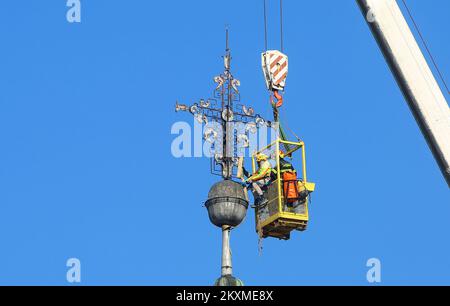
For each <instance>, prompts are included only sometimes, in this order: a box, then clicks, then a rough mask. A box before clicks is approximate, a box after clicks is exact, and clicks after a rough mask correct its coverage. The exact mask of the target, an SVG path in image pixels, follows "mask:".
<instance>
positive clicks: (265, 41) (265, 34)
mask: <svg viewBox="0 0 450 306" xmlns="http://www.w3.org/2000/svg"><path fill="white" fill-rule="evenodd" d="M263 2H264V50H265V51H267V9H266V0H263Z"/></svg>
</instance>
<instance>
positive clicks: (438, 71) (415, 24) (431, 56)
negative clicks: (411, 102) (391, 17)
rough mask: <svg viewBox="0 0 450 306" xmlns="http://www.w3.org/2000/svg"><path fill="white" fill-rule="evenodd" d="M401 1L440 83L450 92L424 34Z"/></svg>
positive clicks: (404, 3) (403, 0) (404, 2)
mask: <svg viewBox="0 0 450 306" xmlns="http://www.w3.org/2000/svg"><path fill="white" fill-rule="evenodd" d="M402 2H403V5H404V6H405V8H406V11H407V12H408V15H409V18H411V21H412V23H413V25H414V27H415V29H416V31H417V33H418V34H419V37H420V39H421V40H422V43H423V45H424V46H425V49H426V50H427V53H428V55H429V56H430V58H431V61H432V62H433V65H434V67H435V68H436V71H437V73H438V74H439V77H440V79H441V81H442V83H443V84H444V86H445V89H446V90H447V93H448V94H450V90H449V87H448V86H447V83H446V82H445V79H444V75H443V74H442V72H441V70H440V69H439V66H438V64H437V62H436V60H435V59H434V56H433V54H432V53H431V50H430V48H429V47H428V44H427V42H426V41H425V38H424V36H423V35H422V32H421V31H420V28H419V25H418V24H417V22H416V20H415V19H414V17H413V15H412V12H411V10H410V9H409V7H408V5H407V4H406V1H405V0H402Z"/></svg>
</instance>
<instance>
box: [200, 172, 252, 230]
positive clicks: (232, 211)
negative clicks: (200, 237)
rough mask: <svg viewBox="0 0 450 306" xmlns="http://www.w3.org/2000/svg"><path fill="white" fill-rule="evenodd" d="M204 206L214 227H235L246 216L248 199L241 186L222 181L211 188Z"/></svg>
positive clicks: (232, 182) (229, 181)
mask: <svg viewBox="0 0 450 306" xmlns="http://www.w3.org/2000/svg"><path fill="white" fill-rule="evenodd" d="M205 206H206V208H207V209H208V215H209V220H210V221H211V223H213V224H214V225H215V226H218V227H222V226H224V225H228V226H232V227H236V226H238V225H239V224H241V223H242V221H243V220H244V219H245V216H246V215H247V208H248V199H247V195H246V194H245V191H244V187H242V185H241V184H239V183H236V182H234V181H231V180H224V181H221V182H219V183H217V184H215V185H214V186H212V187H211V190H210V191H209V194H208V201H206V203H205Z"/></svg>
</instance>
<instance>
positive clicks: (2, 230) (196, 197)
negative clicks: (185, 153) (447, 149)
mask: <svg viewBox="0 0 450 306" xmlns="http://www.w3.org/2000/svg"><path fill="white" fill-rule="evenodd" d="M272 2H273V1H272ZM284 2H285V51H286V53H288V55H289V56H290V74H289V79H288V88H287V92H286V96H285V97H286V103H285V111H284V115H285V116H284V119H285V120H286V121H287V122H288V123H289V126H290V128H291V129H294V130H295V131H296V132H297V133H298V134H299V135H300V136H301V137H302V138H303V139H304V140H305V142H306V143H307V146H308V147H307V154H308V156H307V157H308V162H309V164H308V166H309V176H310V179H312V180H314V181H315V182H317V191H316V193H315V194H314V197H313V204H312V207H311V218H312V220H311V223H310V226H309V230H308V231H307V232H305V233H295V234H294V235H293V236H292V239H291V240H290V241H288V242H284V241H278V240H266V241H265V243H264V247H265V248H264V252H263V254H262V256H259V255H258V249H257V236H256V234H255V232H254V219H253V211H251V212H249V215H248V218H247V219H246V221H245V222H244V224H243V225H242V226H240V227H239V228H238V229H236V230H235V231H233V233H232V248H233V256H234V257H233V262H234V268H235V274H236V276H238V277H240V278H241V279H243V280H244V282H245V283H246V284H247V285H265V284H267V285H310V284H314V285H315V284H326V285H330V284H337V285H348V284H355V285H365V284H367V282H366V272H367V268H366V266H365V265H366V261H367V260H368V259H369V258H372V257H377V258H379V259H380V260H381V262H382V281H383V284H385V285H396V284H447V285H449V284H450V244H449V243H448V239H449V233H450V222H449V219H450V193H449V189H448V187H447V185H446V183H445V181H444V180H443V178H442V176H441V174H440V172H439V169H438V167H437V165H436V163H435V161H434V159H433V157H432V155H431V153H430V151H429V150H428V148H427V146H426V143H425V141H424V139H423V137H422V135H421V134H420V131H419V129H418V127H417V125H416V123H415V121H414V119H413V117H412V115H411V113H410V111H409V109H408V107H407V105H406V103H405V102H404V99H403V97H402V95H401V93H400V90H399V89H398V87H397V85H396V83H395V82H394V79H393V77H392V75H391V73H390V71H389V69H388V67H387V65H386V63H385V61H384V59H383V57H382V55H381V52H380V51H379V49H378V47H377V45H376V43H375V41H374V39H373V37H372V35H371V33H370V32H369V29H368V27H367V25H366V24H365V22H364V19H363V18H362V16H361V13H360V11H359V9H358V7H357V5H356V3H355V1H335V0H325V1H294V0H287V1H284ZM261 3H262V2H261V1H256V0H255V1H253V0H252V1H237V0H230V1H227V2H220V1H206V0H205V1H173V0H167V1H147V0H134V1H106V0H95V1H89V0H82V22H81V24H69V23H68V22H67V21H66V16H65V15H66V11H67V8H66V6H65V4H66V1H65V0H57V1H23V0H21V1H17V0H14V1H13V0H9V1H2V2H1V4H0V38H1V44H0V142H1V150H0V284H38V285H44V284H56V285H65V284H67V282H66V270H67V268H66V265H65V264H66V260H67V259H68V258H71V257H76V258H79V259H80V260H81V264H82V284H84V285H100V284H101V285H109V284H126V285H131V284H139V285H209V284H212V283H213V282H214V280H215V279H216V278H217V277H218V276H219V274H220V245H221V241H220V231H219V230H218V229H216V228H214V227H213V226H212V225H211V224H210V223H209V220H208V218H207V214H206V210H205V209H204V208H203V207H202V203H203V201H204V200H205V199H206V196H207V192H208V189H209V187H210V185H212V184H213V183H214V182H215V181H216V180H217V178H216V177H212V176H210V175H209V160H207V159H175V158H173V157H172V155H171V151H170V145H171V142H172V140H173V138H174V136H172V135H171V133H170V128H171V126H172V124H173V123H174V122H176V121H179V120H186V121H188V120H189V122H192V121H191V118H190V117H189V116H188V114H176V113H174V109H173V106H174V103H175V100H176V99H179V100H180V101H182V102H186V103H190V102H194V101H196V100H197V99H198V98H201V97H208V96H209V94H210V93H211V90H212V88H213V85H214V84H213V82H212V77H213V76H215V75H216V74H218V73H219V72H221V70H222V63H221V58H220V56H221V55H222V53H223V49H224V26H225V24H228V25H229V26H230V30H231V47H232V51H233V58H234V61H233V70H234V73H235V75H236V76H237V77H238V78H239V79H240V80H241V82H242V87H241V93H242V98H243V101H245V102H247V103H248V104H251V105H253V106H254V107H255V108H257V110H258V111H259V112H260V113H262V114H263V115H265V116H269V115H270V112H269V109H268V105H267V92H266V90H265V86H264V81H263V76H262V73H261V69H260V52H261V51H262V50H263V47H264V41H263V24H262V5H261ZM409 3H410V6H411V8H412V10H413V11H414V13H415V15H416V19H417V21H418V22H419V24H420V25H421V27H422V30H423V33H424V35H425V36H426V38H427V40H428V42H429V44H430V46H431V49H432V51H433V52H434V55H435V57H436V59H437V61H438V62H439V64H440V66H441V69H442V71H443V72H444V74H445V75H446V76H447V78H450V57H449V56H448V55H449V54H450V41H449V39H448V30H449V28H450V23H449V19H448V12H449V11H450V3H449V1H446V0H433V1H419V0H410V1H409ZM276 8H277V5H271V6H270V8H269V9H270V14H269V15H270V23H269V27H271V29H272V30H271V32H270V33H269V34H270V41H269V46H270V47H272V48H276V47H278V44H277V43H276V42H277V41H278V37H276V35H277V32H278V28H277V25H278V19H277V18H278V12H277V11H276ZM447 98H448V96H447Z"/></svg>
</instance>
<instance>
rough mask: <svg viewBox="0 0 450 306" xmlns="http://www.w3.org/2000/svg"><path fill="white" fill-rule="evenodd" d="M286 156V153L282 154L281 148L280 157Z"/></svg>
mask: <svg viewBox="0 0 450 306" xmlns="http://www.w3.org/2000/svg"><path fill="white" fill-rule="evenodd" d="M285 156H286V154H284V151H283V150H280V158H284V157H285Z"/></svg>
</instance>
